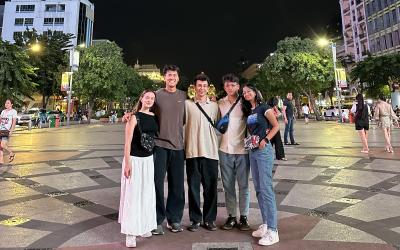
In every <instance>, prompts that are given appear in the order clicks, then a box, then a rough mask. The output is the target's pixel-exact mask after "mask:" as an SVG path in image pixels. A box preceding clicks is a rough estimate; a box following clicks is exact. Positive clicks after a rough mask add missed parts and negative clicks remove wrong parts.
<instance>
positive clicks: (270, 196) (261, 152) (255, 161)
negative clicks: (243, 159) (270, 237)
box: [250, 143, 278, 231]
mask: <svg viewBox="0 0 400 250" xmlns="http://www.w3.org/2000/svg"><path fill="white" fill-rule="evenodd" d="M250 167H251V174H252V176H253V183H254V189H255V190H256V195H257V200H258V206H259V207H260V210H261V215H262V219H263V224H267V225H268V228H269V229H271V230H274V231H276V230H277V220H278V219H277V217H278V216H277V209H276V201H275V193H274V189H273V187H272V168H273V167H274V151H273V149H272V146H271V143H268V144H267V145H266V146H265V148H263V149H255V150H251V151H250Z"/></svg>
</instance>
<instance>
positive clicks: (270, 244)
mask: <svg viewBox="0 0 400 250" xmlns="http://www.w3.org/2000/svg"><path fill="white" fill-rule="evenodd" d="M278 242H279V240H278V241H275V242H272V243H267V244H263V243H260V242H258V245H260V246H272V245H274V244H276V243H278Z"/></svg>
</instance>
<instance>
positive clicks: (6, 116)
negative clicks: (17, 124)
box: [0, 109, 17, 130]
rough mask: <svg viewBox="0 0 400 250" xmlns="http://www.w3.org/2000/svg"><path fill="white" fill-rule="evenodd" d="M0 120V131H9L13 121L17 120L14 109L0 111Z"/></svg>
mask: <svg viewBox="0 0 400 250" xmlns="http://www.w3.org/2000/svg"><path fill="white" fill-rule="evenodd" d="M0 118H1V121H0V130H10V129H11V126H12V121H13V119H16V118H17V111H16V110H15V109H10V110H7V109H5V110H3V111H1V115H0Z"/></svg>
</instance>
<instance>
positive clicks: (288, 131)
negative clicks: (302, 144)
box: [283, 118, 295, 144]
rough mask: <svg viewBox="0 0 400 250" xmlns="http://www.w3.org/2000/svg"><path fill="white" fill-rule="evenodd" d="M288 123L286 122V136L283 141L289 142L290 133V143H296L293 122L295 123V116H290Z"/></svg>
mask: <svg viewBox="0 0 400 250" xmlns="http://www.w3.org/2000/svg"><path fill="white" fill-rule="evenodd" d="M287 120H288V123H287V124H285V133H284V138H283V141H284V142H285V143H288V138H287V137H288V134H289V136H290V143H292V144H293V143H295V141H294V135H293V123H294V119H293V118H288V119H287Z"/></svg>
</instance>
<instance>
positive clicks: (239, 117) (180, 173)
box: [118, 65, 298, 247]
mask: <svg viewBox="0 0 400 250" xmlns="http://www.w3.org/2000/svg"><path fill="white" fill-rule="evenodd" d="M163 76H164V81H165V87H164V88H161V89H159V90H157V91H155V92H153V91H151V90H145V91H144V92H143V93H142V94H141V96H140V98H139V101H138V103H137V105H136V107H135V109H134V111H133V112H132V113H127V114H126V115H125V116H124V118H123V120H124V121H126V122H127V124H126V129H125V148H124V160H123V163H122V175H121V198H120V209H119V220H118V221H119V222H120V223H121V233H123V234H125V235H126V246H127V247H136V238H137V237H150V236H152V235H163V234H164V228H163V222H164V221H165V219H166V221H167V228H168V229H169V230H170V231H171V232H174V233H179V232H182V231H183V227H182V216H183V210H184V206H185V189H184V173H185V171H184V166H185V164H184V162H185V160H186V175H187V185H188V198H189V202H188V203H189V219H190V225H188V227H187V230H189V231H191V232H196V231H197V230H199V228H200V227H201V226H202V227H204V228H205V229H207V230H210V231H215V230H217V225H216V224H215V221H216V216H217V193H218V192H217V181H218V172H219V169H218V166H220V173H221V179H222V183H223V187H224V192H225V203H226V210H227V219H226V222H225V224H223V225H222V226H221V229H224V230H231V229H233V228H238V229H239V230H243V231H248V230H251V228H250V225H249V222H248V215H249V204H250V194H249V174H250V171H251V174H252V178H253V183H254V189H255V191H256V196H257V200H258V205H259V207H260V211H261V215H262V224H261V225H260V226H259V227H258V229H257V230H255V231H254V232H252V236H254V237H258V238H260V239H259V241H258V243H259V244H260V245H272V244H275V243H277V242H279V236H278V226H277V206H276V201H275V194H274V190H273V185H272V169H273V165H274V164H273V163H274V159H275V156H274V150H273V148H272V145H271V142H272V141H274V142H275V143H276V139H277V137H279V140H280V144H282V141H281V139H280V135H279V134H278V136H277V133H279V124H278V121H277V109H276V103H277V102H276V100H274V99H271V100H270V101H269V102H268V103H270V105H268V104H266V103H265V102H264V101H263V99H262V96H261V94H260V92H259V91H258V90H257V88H256V87H255V86H254V85H252V84H249V83H246V84H243V85H242V86H240V84H239V79H238V77H236V76H235V75H234V74H226V75H224V76H223V77H222V82H223V87H224V90H225V92H226V96H225V97H223V98H221V99H220V100H219V101H218V102H216V101H213V100H211V99H210V98H209V97H208V95H207V93H208V90H209V85H210V79H209V77H208V76H207V75H205V74H204V73H201V74H198V75H197V76H195V78H194V80H193V84H194V89H195V96H194V98H192V99H188V98H187V94H186V92H184V91H181V90H179V89H177V84H178V81H179V68H178V67H177V66H175V65H166V66H165V67H164V68H163ZM288 97H289V98H291V94H290V96H289V95H288ZM288 102H290V101H289V100H288ZM274 103H275V105H274ZM288 107H289V108H288ZM282 113H283V117H284V119H285V123H286V124H289V126H287V129H285V135H286V136H285V137H286V139H285V144H289V143H288V141H287V135H288V134H290V139H291V144H294V145H298V144H297V143H296V142H295V141H294V137H293V123H292V122H293V105H291V104H289V103H287V104H286V105H285V104H284V109H283V112H282ZM227 114H228V115H229V123H228V127H227V130H226V131H225V132H224V133H222V134H219V132H218V131H217V130H216V129H215V123H216V122H217V121H218V120H219V119H220V118H221V117H224V116H225V115H227ZM290 124H292V125H290ZM286 130H287V131H286ZM143 135H146V136H153V137H154V138H155V147H154V149H153V150H150V151H149V150H148V149H146V147H144V144H145V143H146V139H145V138H144V136H143ZM248 137H251V138H257V144H256V147H254V148H253V149H250V150H249V149H247V150H246V149H245V143H244V140H245V138H248ZM282 148H283V146H282ZM282 153H283V155H282ZM278 157H279V158H278ZM282 158H283V159H284V160H285V158H284V152H281V153H280V154H279V155H277V159H280V160H282ZM165 175H167V181H168V194H167V197H166V198H167V199H166V204H165V202H164V180H165ZM236 183H237V185H238V188H239V190H238V191H239V192H238V197H237V195H236V188H235V187H236ZM201 185H202V187H203V194H202V195H203V207H202V208H201V199H200V192H201V191H200V186H201ZM238 208H239V209H238ZM238 216H239V217H238Z"/></svg>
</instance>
